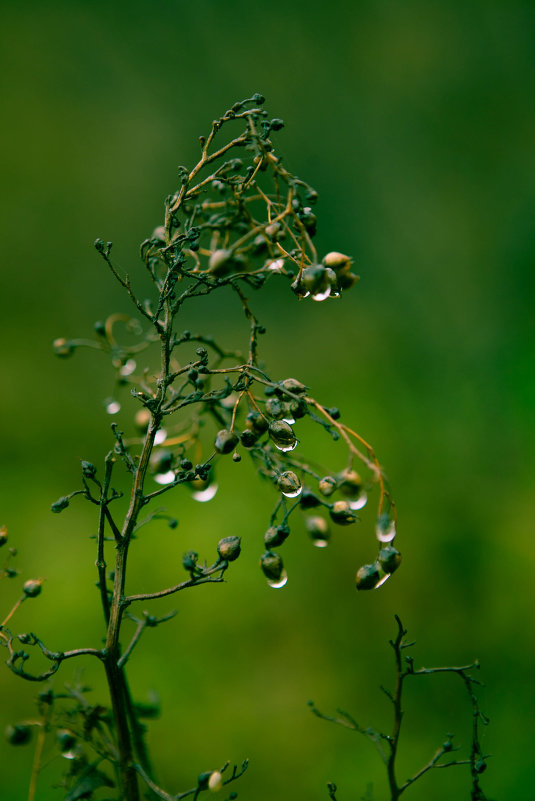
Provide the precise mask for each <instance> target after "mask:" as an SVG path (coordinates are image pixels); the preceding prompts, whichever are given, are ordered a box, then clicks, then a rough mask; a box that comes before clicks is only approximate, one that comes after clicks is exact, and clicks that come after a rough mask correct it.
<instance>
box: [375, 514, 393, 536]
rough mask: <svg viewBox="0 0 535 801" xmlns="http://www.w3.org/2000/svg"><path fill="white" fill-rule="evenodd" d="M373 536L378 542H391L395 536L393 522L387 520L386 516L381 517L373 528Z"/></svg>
mask: <svg viewBox="0 0 535 801" xmlns="http://www.w3.org/2000/svg"><path fill="white" fill-rule="evenodd" d="M375 535H376V537H377V539H378V540H379V542H392V540H393V539H394V537H395V536H396V522H395V520H389V518H388V516H387V515H381V516H380V518H379V520H378V521H377V525H376V526H375Z"/></svg>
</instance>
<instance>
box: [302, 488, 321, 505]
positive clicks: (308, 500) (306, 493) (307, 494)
mask: <svg viewBox="0 0 535 801" xmlns="http://www.w3.org/2000/svg"><path fill="white" fill-rule="evenodd" d="M300 503H301V509H313V508H314V507H315V506H319V505H320V503H321V501H320V499H319V498H317V497H316V496H315V495H314V493H313V492H311V491H310V490H309V489H304V490H303V492H302V493H301V501H300Z"/></svg>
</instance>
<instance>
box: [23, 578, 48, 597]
mask: <svg viewBox="0 0 535 801" xmlns="http://www.w3.org/2000/svg"><path fill="white" fill-rule="evenodd" d="M42 583H43V579H28V581H26V582H25V583H24V586H23V588H22V589H23V591H24V594H25V595H26V597H27V598H37V596H38V595H39V594H40V592H41V584H42Z"/></svg>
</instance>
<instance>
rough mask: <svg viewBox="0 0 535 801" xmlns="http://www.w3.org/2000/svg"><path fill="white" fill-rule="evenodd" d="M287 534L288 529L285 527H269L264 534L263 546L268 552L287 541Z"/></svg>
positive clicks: (288, 532)
mask: <svg viewBox="0 0 535 801" xmlns="http://www.w3.org/2000/svg"><path fill="white" fill-rule="evenodd" d="M289 534H290V529H289V528H288V526H286V525H282V526H270V527H269V528H268V530H267V531H266V533H265V534H264V544H265V546H266V548H267V549H268V550H269V549H270V548H272V547H274V548H278V547H279V545H282V543H283V542H284V541H285V540H286V539H288V535H289ZM264 572H265V571H264Z"/></svg>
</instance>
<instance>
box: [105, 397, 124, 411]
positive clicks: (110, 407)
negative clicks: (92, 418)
mask: <svg viewBox="0 0 535 801" xmlns="http://www.w3.org/2000/svg"><path fill="white" fill-rule="evenodd" d="M120 410H121V404H120V403H119V401H116V400H108V401H106V411H107V412H108V414H117V412H119V411H120Z"/></svg>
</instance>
